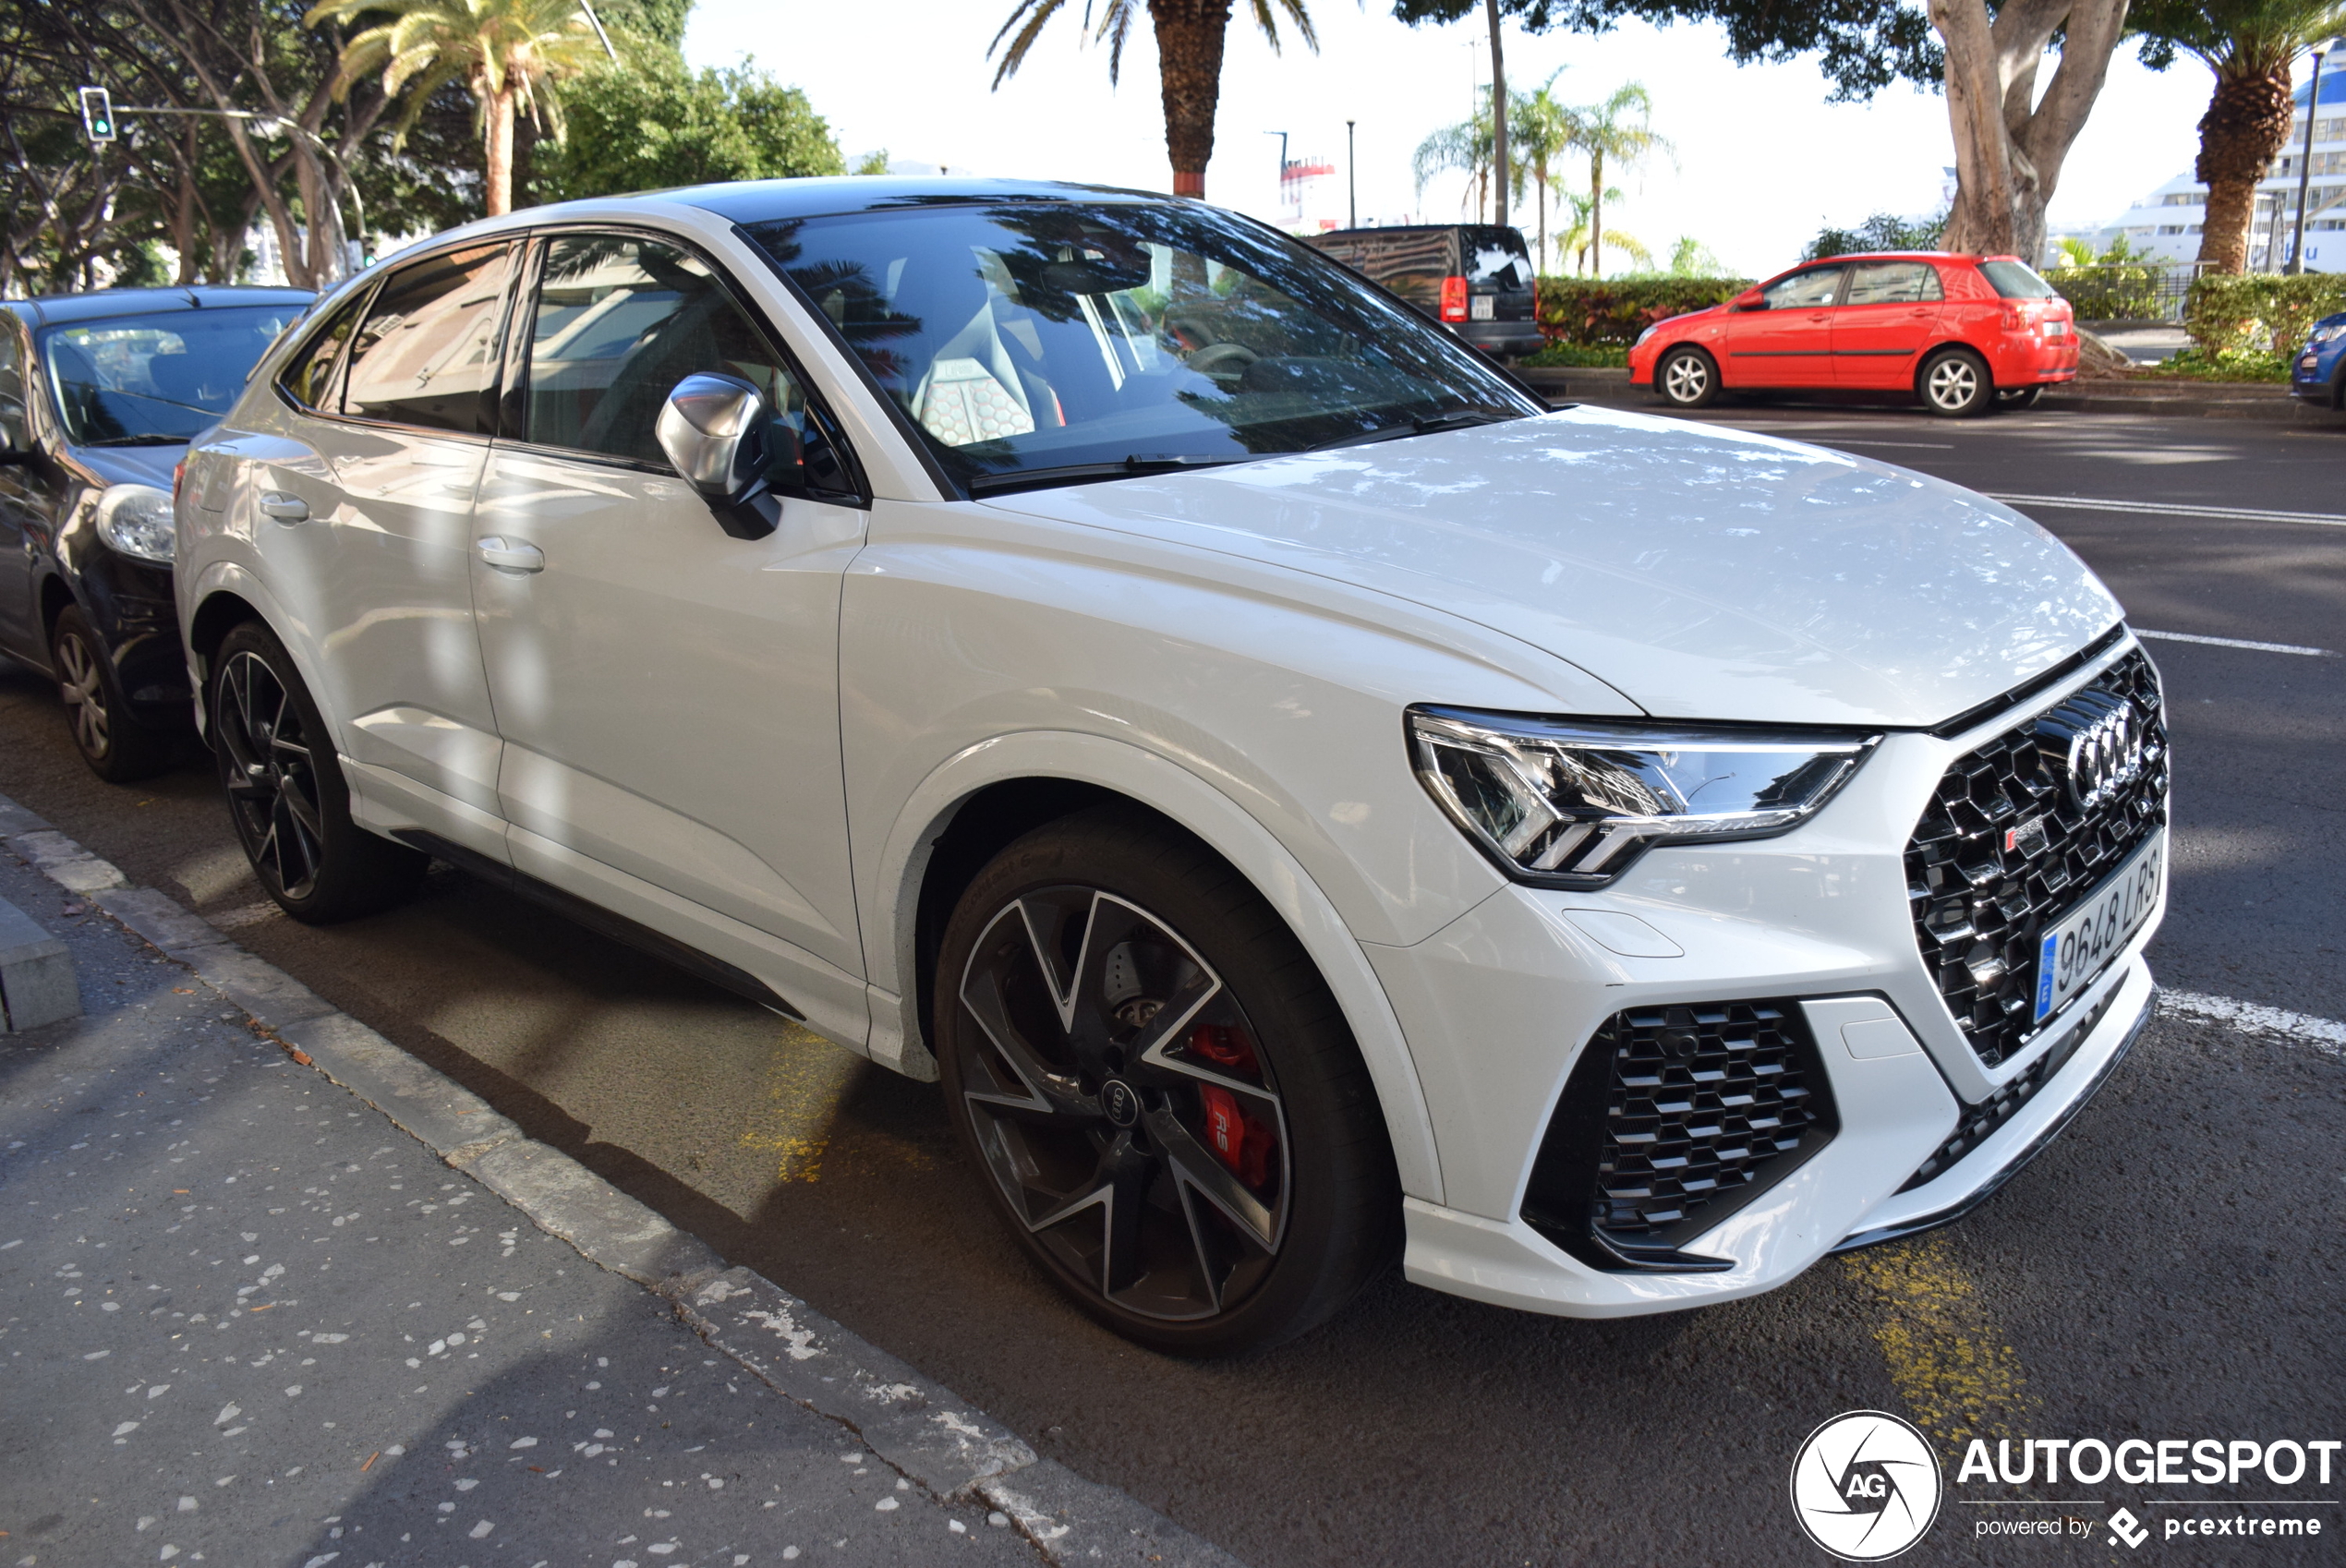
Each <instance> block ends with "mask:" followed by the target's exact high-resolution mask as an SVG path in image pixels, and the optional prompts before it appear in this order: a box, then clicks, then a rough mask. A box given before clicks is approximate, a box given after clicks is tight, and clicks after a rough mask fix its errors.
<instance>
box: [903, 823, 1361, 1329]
mask: <svg viewBox="0 0 2346 1568" xmlns="http://www.w3.org/2000/svg"><path fill="white" fill-rule="evenodd" d="M1217 947H1218V948H1221V949H1222V951H1221V952H1220V953H1218V954H1217V953H1216V952H1215V951H1213V949H1215V948H1217ZM1301 957H1302V955H1301V953H1300V949H1299V948H1298V947H1296V945H1295V942H1294V939H1293V937H1292V935H1289V934H1288V933H1287V931H1286V930H1285V928H1284V926H1283V925H1281V924H1280V923H1278V921H1277V919H1276V916H1275V915H1273V914H1272V912H1271V911H1270V910H1269V909H1268V908H1267V907H1266V906H1264V905H1263V903H1262V900H1261V899H1259V898H1257V897H1256V896H1255V895H1254V894H1253V892H1252V889H1251V888H1249V887H1246V885H1245V884H1244V883H1243V882H1242V881H1240V880H1239V879H1238V878H1237V877H1236V876H1235V875H1234V874H1232V873H1231V871H1230V870H1229V868H1228V867H1227V865H1226V864H1224V863H1222V862H1219V861H1217V860H1215V858H1214V857H1212V856H1211V854H1210V853H1208V852H1207V851H1205V850H1204V849H1203V846H1201V845H1198V844H1197V843H1196V842H1195V841H1194V840H1193V839H1190V838H1187V836H1186V835H1182V834H1179V832H1178V831H1177V830H1173V829H1171V828H1169V827H1167V826H1164V825H1162V824H1159V823H1157V822H1156V821H1155V819H1153V818H1148V817H1145V816H1143V815H1141V814H1137V813H1134V814H1125V813H1119V812H1117V811H1112V810H1111V811H1103V812H1095V813H1086V814H1082V815H1079V816H1077V817H1074V818H1070V819H1067V820H1066V821H1064V822H1062V823H1059V824H1055V825H1053V826H1049V827H1046V828H1043V829H1039V830H1038V831H1037V832H1035V833H1033V834H1030V835H1028V836H1027V838H1024V839H1022V840H1020V841H1019V842H1018V843H1016V844H1014V845H1012V846H1011V847H1010V849H1009V850H1005V851H1004V852H1003V854H1002V855H1001V857H1000V858H998V860H996V862H994V863H993V864H992V865H991V866H989V867H987V868H986V871H985V872H983V873H981V874H980V875H979V877H978V878H977V881H976V882H975V883H974V884H973V886H972V887H971V889H970V891H969V893H968V894H967V895H965V896H964V898H963V899H962V900H961V906H960V908H959V909H958V910H957V911H956V912H955V914H954V917H953V920H952V922H951V924H950V927H949V931H948V935H947V938H946V941H945V944H944V953H943V955H942V961H941V962H940V964H939V967H938V970H937V1015H938V1018H937V1023H938V1027H937V1037H938V1039H939V1041H940V1044H941V1047H942V1048H941V1051H940V1055H941V1057H942V1066H943V1068H944V1077H945V1083H946V1089H947V1092H948V1094H949V1099H950V1102H951V1104H952V1106H953V1110H954V1120H955V1124H956V1128H957V1130H958V1131H959V1132H960V1134H961V1138H962V1140H963V1142H964V1144H965V1145H966V1147H967V1148H968V1149H969V1150H970V1152H971V1153H972V1154H973V1156H974V1157H975V1159H976V1161H977V1163H978V1164H980V1165H982V1166H983V1168H984V1169H985V1171H986V1175H987V1176H988V1177H989V1178H990V1179H989V1182H988V1186H989V1188H991V1190H992V1192H993V1195H994V1198H995V1200H997V1203H998V1207H999V1208H1000V1210H1001V1212H1003V1214H1004V1215H1005V1217H1006V1218H1007V1219H1008V1220H1009V1221H1010V1224H1011V1227H1012V1231H1013V1233H1014V1234H1015V1235H1017V1236H1019V1237H1020V1239H1021V1240H1022V1242H1023V1243H1024V1244H1025V1246H1026V1248H1027V1249H1028V1250H1029V1251H1030V1252H1031V1253H1032V1254H1033V1255H1034V1256H1035V1257H1036V1258H1037V1259H1039V1260H1041V1261H1042V1262H1043V1263H1044V1264H1046V1267H1047V1268H1048V1269H1049V1271H1050V1272H1051V1273H1052V1274H1053V1275H1054V1276H1055V1277H1056V1278H1057V1279H1058V1282H1059V1284H1060V1285H1062V1286H1063V1287H1065V1288H1066V1289H1068V1290H1069V1291H1070V1293H1071V1294H1072V1295H1074V1296H1075V1297H1076V1298H1077V1299H1078V1300H1079V1301H1080V1302H1082V1304H1083V1305H1084V1306H1085V1307H1086V1308H1087V1309H1090V1310H1092V1311H1093V1312H1094V1314H1095V1315H1097V1316H1099V1317H1101V1318H1103V1319H1104V1320H1105V1321H1108V1322H1109V1323H1111V1325H1112V1326H1114V1327H1116V1328H1117V1329H1119V1331H1120V1332H1122V1333H1127V1334H1129V1335H1131V1337H1133V1338H1135V1339H1139V1340H1142V1341H1143V1343H1147V1344H1152V1345H1158V1346H1159V1347H1161V1348H1166V1349H1172V1350H1181V1351H1191V1352H1199V1353H1203V1352H1212V1351H1219V1350H1229V1349H1237V1348H1240V1347H1242V1346H1248V1345H1263V1344H1269V1343H1274V1342H1276V1341H1277V1340H1279V1339H1283V1338H1286V1337H1288V1336H1289V1335H1291V1334H1294V1333H1300V1332H1302V1330H1304V1329H1306V1328H1309V1327H1311V1326H1312V1324H1313V1323H1316V1322H1318V1321H1320V1320H1321V1319H1322V1318H1324V1316H1325V1315H1326V1314H1327V1313H1328V1312H1331V1311H1333V1310H1335V1309H1336V1307H1338V1306H1340V1305H1342V1303H1343V1301H1344V1300H1345V1299H1346V1298H1348V1297H1349V1296H1350V1295H1351V1294H1352V1292H1353V1291H1354V1290H1355V1289H1357V1288H1358V1287H1359V1285H1360V1284H1361V1283H1362V1282H1363V1281H1365V1280H1366V1279H1367V1278H1368V1277H1369V1276H1370V1275H1371V1274H1372V1273H1373V1272H1375V1270H1376V1269H1377V1268H1378V1267H1380V1266H1381V1265H1382V1264H1383V1262H1384V1261H1385V1259H1386V1258H1387V1256H1388V1255H1389V1252H1390V1240H1391V1233H1392V1227H1393V1220H1394V1217H1395V1216H1394V1210H1395V1208H1396V1206H1397V1202H1398V1197H1397V1193H1395V1192H1394V1190H1393V1187H1392V1176H1391V1162H1390V1155H1389V1153H1387V1152H1385V1146H1384V1143H1383V1139H1382V1129H1381V1128H1380V1127H1379V1126H1378V1125H1377V1122H1376V1119H1375V1116H1374V1100H1373V1095H1371V1094H1370V1093H1369V1092H1368V1091H1367V1084H1366V1081H1365V1080H1366V1074H1365V1070H1364V1069H1363V1068H1362V1067H1361V1065H1360V1055H1359V1053H1358V1051H1357V1049H1356V1048H1355V1047H1354V1046H1353V1044H1352V1042H1351V1040H1350V1037H1349V1035H1348V1033H1346V1032H1345V1031H1344V1030H1343V1027H1342V1024H1341V1022H1340V1020H1339V1019H1337V1018H1336V1016H1335V1010H1334V1007H1333V1005H1332V1003H1331V1002H1330V999H1329V998H1328V996H1327V993H1326V990H1325V987H1324V985H1322V984H1321V983H1320V982H1319V981H1318V979H1317V977H1316V975H1313V974H1311V973H1310V966H1309V964H1308V962H1299V960H1300V959H1301Z"/></svg>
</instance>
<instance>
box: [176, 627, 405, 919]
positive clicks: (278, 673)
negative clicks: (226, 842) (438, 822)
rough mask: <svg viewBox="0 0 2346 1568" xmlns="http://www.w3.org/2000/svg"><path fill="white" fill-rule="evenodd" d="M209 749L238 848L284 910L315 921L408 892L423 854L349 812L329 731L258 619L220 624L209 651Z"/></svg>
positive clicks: (366, 909) (367, 909) (384, 903)
mask: <svg viewBox="0 0 2346 1568" xmlns="http://www.w3.org/2000/svg"><path fill="white" fill-rule="evenodd" d="M212 754H213V755H214V756H215V757H216V758H217V759H218V761H219V765H220V782H221V785H222V788H223V789H224V790H226V792H227V796H228V815H229V817H230V819H231V820H232V821H233V822H235V824H236V838H237V839H238V840H239V841H240V842H241V843H242V844H243V845H244V850H245V858H246V859H247V860H248V861H249V862H251V864H252V871H253V875H254V876H255V878H257V879H258V880H259V881H260V886H261V888H262V890H263V891H265V892H266V893H267V894H268V895H269V896H270V897H271V898H272V899H275V900H276V901H277V904H278V906H279V907H280V908H282V909H283V910H284V911H285V912H286V913H287V914H289V915H292V916H293V917H294V918H295V919H296V920H301V921H306V922H308V923H312V924H323V923H328V922H331V921H336V920H345V919H348V918H349V917H351V916H353V915H358V914H370V913H372V912H374V911H377V910H380V909H383V908H386V907H388V906H389V905H391V904H393V903H396V902H397V901H399V900H400V899H404V898H405V897H406V896H407V895H408V894H409V893H411V892H412V891H414V889H415V886H416V882H417V879H418V878H419V877H420V876H421V875H422V874H423V872H424V868H425V866H426V864H427V863H428V859H427V857H426V856H424V855H422V854H421V853H419V852H417V850H411V849H408V848H407V847H406V846H405V845H402V844H394V843H393V842H391V841H390V840H389V839H386V838H377V837H376V836H375V835H373V834H371V833H369V832H367V831H366V830H365V829H364V828H361V827H359V826H357V824H356V823H354V822H352V821H351V819H350V796H349V791H348V790H347V788H346V787H345V785H344V783H343V778H342V768H341V765H340V764H339V763H338V762H337V761H336V760H335V757H334V746H333V737H332V736H331V734H330V733H329V732H328V730H327V729H326V725H325V721H324V720H323V719H322V718H320V717H319V713H318V708H317V705H316V704H315V703H313V702H312V701H311V700H310V697H309V693H308V689H307V688H305V687H304V686H303V685H302V682H301V678H300V676H299V675H297V674H296V673H295V670H294V667H293V660H292V658H291V657H289V656H288V655H287V654H286V653H285V650H284V646H283V645H281V644H280V643H278V641H277V639H276V638H275V637H274V636H272V635H271V634H270V633H269V632H268V631H267V630H266V629H265V628H263V627H262V626H260V624H259V623H258V622H255V621H247V622H246V623H245V624H243V625H241V626H239V627H237V628H236V630H235V631H233V632H231V633H228V635H227V637H226V639H225V640H224V641H223V642H222V644H221V646H220V651H219V653H218V654H217V655H216V656H215V657H214V660H213V674H212Z"/></svg>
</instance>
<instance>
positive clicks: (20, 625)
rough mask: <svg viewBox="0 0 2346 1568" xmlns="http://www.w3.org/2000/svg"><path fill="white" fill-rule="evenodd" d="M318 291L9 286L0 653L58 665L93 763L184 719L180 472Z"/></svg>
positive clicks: (130, 757) (0, 411) (138, 769)
mask: <svg viewBox="0 0 2346 1568" xmlns="http://www.w3.org/2000/svg"><path fill="white" fill-rule="evenodd" d="M310 298H311V296H310V295H309V294H308V292H307V291H306V290H301V289H269V288H174V289H114V290H107V291H103V292H100V293H96V294H79V295H66V296H55V297H52V298H46V299H10V300H0V652H6V653H8V654H10V655H12V656H14V657H16V658H18V659H19V660H21V661H22V662H24V663H26V664H29V665H30V666H31V667H32V668H34V669H38V670H40V671H42V673H44V674H46V675H49V676H51V677H53V678H54V680H55V681H56V682H57V688H58V691H59V692H60V693H61V694H63V695H64V697H65V702H66V711H67V716H68V718H70V719H71V721H72V724H73V738H74V742H75V743H76V744H77V745H79V747H80V748H81V754H82V756H83V757H84V758H86V759H87V760H88V761H89V764H90V766H91V768H93V769H95V770H96V772H97V774H98V777H99V778H104V779H108V780H111V781H112V782H115V783H123V782H126V781H127V780H129V779H133V778H141V777H143V776H144V775H147V774H150V773H153V772H155V771H157V770H158V769H160V768H162V767H163V766H165V765H166V764H168V763H169V761H170V760H171V755H172V750H173V744H174V740H175V737H176V736H177V735H179V734H182V733H187V732H192V729H193V723H192V713H191V710H190V706H189V705H190V700H191V698H190V694H189V690H188V686H187V659H186V657H185V656H184V655H183V654H182V653H181V652H180V646H179V630H178V623H177V621H176V620H175V617H174V611H173V609H172V599H171V551H172V523H171V487H172V476H173V470H174V469H175V467H176V466H177V464H178V462H179V459H180V458H181V457H182V456H183V455H184V454H185V453H186V452H187V438H188V437H190V436H192V435H194V434H195V433H196V432H197V431H199V430H201V429H203V428H205V427H207V426H209V425H210V424H212V421H213V420H214V419H215V418H217V417H218V416H220V415H221V414H222V413H223V412H224V411H225V410H226V409H227V407H228V405H229V404H230V403H232V402H233V401H235V399H236V394H237V393H238V392H241V391H243V390H244V384H245V377H246V376H247V375H248V373H249V372H250V371H251V369H252V367H253V364H254V362H255V361H257V360H259V359H260V356H261V353H262V351H263V350H265V349H266V348H268V346H269V344H271V343H272V342H273V341H274V340H275V338H276V336H277V334H278V333H279V332H283V331H284V329H285V328H286V327H287V326H288V325H290V324H291V323H292V322H294V321H295V320H298V319H299V318H300V316H301V313H302V312H303V311H304V310H305V309H307V308H308V305H309V301H310Z"/></svg>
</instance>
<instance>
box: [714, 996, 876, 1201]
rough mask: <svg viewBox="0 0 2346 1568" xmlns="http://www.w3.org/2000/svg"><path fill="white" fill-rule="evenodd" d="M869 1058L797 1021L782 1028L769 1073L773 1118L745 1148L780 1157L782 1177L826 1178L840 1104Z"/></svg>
mask: <svg viewBox="0 0 2346 1568" xmlns="http://www.w3.org/2000/svg"><path fill="white" fill-rule="evenodd" d="M863 1067H864V1060H863V1058H862V1057H860V1056H857V1055H854V1054H853V1052H850V1051H846V1050H843V1049H841V1048H840V1046H837V1045H834V1044H832V1043H830V1042H829V1041H828V1040H825V1039H824V1038H822V1036H820V1035H818V1034H816V1033H814V1032H813V1031H810V1030H806V1029H803V1028H801V1027H800V1026H799V1025H797V1024H794V1023H792V1024H785V1025H783V1026H782V1034H781V1038H780V1040H778V1041H776V1042H775V1045H774V1059H773V1063H772V1065H771V1066H769V1067H768V1068H767V1073H766V1099H767V1116H766V1117H765V1119H764V1120H763V1122H762V1123H761V1124H760V1125H758V1126H756V1127H753V1128H750V1129H749V1130H748V1131H747V1132H744V1134H742V1147H744V1148H745V1149H756V1150H758V1151H760V1152H764V1153H768V1154H774V1155H778V1156H780V1158H779V1160H778V1162H777V1164H776V1166H775V1170H774V1177H775V1179H776V1180H777V1181H784V1182H792V1181H815V1180H817V1179H819V1178H820V1176H821V1175H822V1169H823V1154H824V1152H826V1151H827V1150H828V1148H829V1147H830V1140H831V1123H832V1121H833V1119H834V1118H835V1117H837V1116H838V1115H839V1107H840V1101H841V1100H843V1099H844V1098H845V1097H846V1094H847V1091H848V1090H849V1088H851V1087H852V1086H853V1083H854V1081H855V1079H856V1075H857V1074H858V1073H859V1072H861V1071H862V1070H863Z"/></svg>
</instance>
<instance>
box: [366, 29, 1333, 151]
mask: <svg viewBox="0 0 2346 1568" xmlns="http://www.w3.org/2000/svg"><path fill="white" fill-rule="evenodd" d="M353 3H356V0H353ZM1096 3H1097V6H1098V9H1099V21H1098V23H1097V25H1094V23H1093V20H1092V12H1093V7H1094V0H1084V4H1083V26H1084V28H1085V30H1087V31H1089V32H1090V33H1091V35H1092V38H1093V40H1094V42H1106V44H1107V46H1108V54H1107V79H1108V82H1109V84H1110V85H1111V86H1113V85H1114V84H1115V82H1116V80H1117V78H1118V77H1119V75H1120V74H1121V72H1122V70H1123V66H1124V41H1125V40H1126V38H1128V37H1129V36H1130V35H1131V31H1132V23H1133V22H1134V20H1136V19H1137V18H1139V16H1140V14H1141V9H1142V5H1143V0H1096ZM1146 3H1147V9H1148V13H1149V20H1150V22H1151V24H1152V25H1153V26H1154V27H1155V30H1156V61H1157V77H1158V79H1159V85H1160V87H1161V89H1162V92H1163V96H1164V100H1165V151H1166V152H1167V155H1168V156H1169V157H1170V159H1171V160H1172V163H1173V194H1174V195H1176V196H1203V195H1204V194H1205V165H1206V164H1207V163H1208V162H1210V161H1211V160H1212V159H1213V157H1214V113H1215V108H1216V107H1218V106H1219V104H1220V103H1221V100H1222V42H1223V39H1224V37H1225V36H1226V35H1227V33H1228V31H1229V27H1230V6H1231V4H1232V0H1146ZM1066 5H1067V0H1018V4H1017V5H1016V6H1013V7H1012V8H1011V10H1010V19H1009V20H1007V21H1005V22H1004V23H1003V24H1002V30H1001V31H999V32H998V33H996V34H995V35H994V42H991V43H989V44H987V45H986V57H987V58H988V59H991V58H993V55H994V52H995V51H996V50H998V49H999V50H1001V51H1002V63H1001V65H1000V66H999V67H998V68H997V69H996V71H995V72H994V86H995V87H996V88H997V89H998V88H1000V87H1001V85H1002V84H1003V83H1004V82H1006V81H1008V80H1010V78H1011V77H1013V76H1015V75H1016V74H1017V73H1018V68H1019V66H1022V65H1024V64H1025V63H1026V54H1027V51H1028V50H1030V49H1032V48H1034V41H1035V39H1037V38H1038V37H1040V36H1041V35H1042V32H1043V29H1044V28H1045V27H1046V25H1048V24H1049V22H1050V19H1051V18H1053V17H1054V16H1057V15H1058V13H1059V11H1060V10H1061V9H1062V8H1064V7H1065V6H1066ZM1247 6H1248V8H1249V9H1250V10H1251V11H1252V13H1253V16H1254V25H1255V26H1257V27H1259V28H1261V29H1262V30H1263V36H1264V38H1266V39H1268V40H1270V42H1271V48H1272V50H1273V52H1274V53H1276V51H1277V50H1278V47H1279V26H1278V14H1279V13H1280V12H1282V11H1283V12H1285V13H1286V14H1287V18H1288V21H1289V22H1291V23H1293V24H1294V26H1295V30H1296V32H1297V34H1298V35H1299V36H1300V38H1301V39H1302V40H1303V42H1304V43H1305V44H1307V45H1308V46H1310V47H1311V48H1312V50H1313V51H1314V52H1317V50H1318V49H1319V47H1320V40H1319V35H1318V34H1317V33H1315V32H1313V31H1312V17H1311V13H1310V11H1309V10H1308V9H1307V8H1306V0H1247ZM1005 39H1008V40H1010V42H1009V44H1008V46H1007V47H1005V46H1004V43H1003V40H1005ZM1280 173H1281V175H1285V173H1286V171H1285V170H1281V171H1280Z"/></svg>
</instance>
